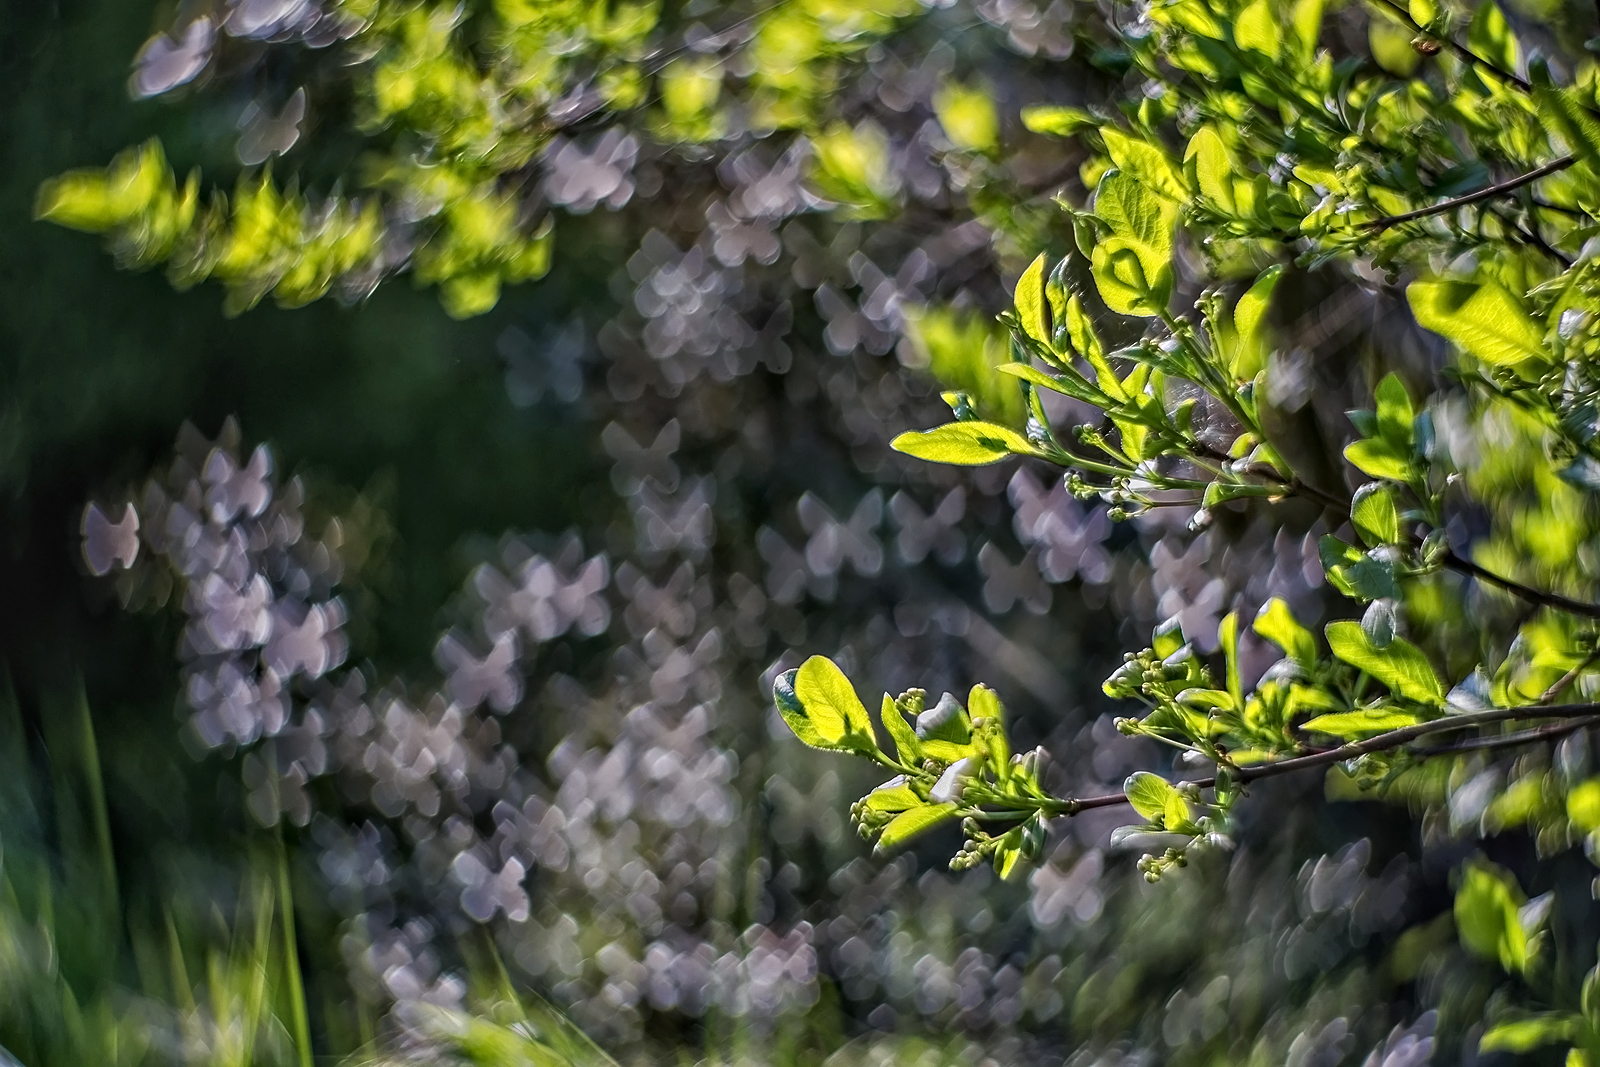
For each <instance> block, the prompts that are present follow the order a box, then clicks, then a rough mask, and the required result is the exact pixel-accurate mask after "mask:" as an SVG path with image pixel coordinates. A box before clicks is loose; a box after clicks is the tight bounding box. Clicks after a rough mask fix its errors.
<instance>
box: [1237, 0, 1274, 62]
mask: <svg viewBox="0 0 1600 1067" xmlns="http://www.w3.org/2000/svg"><path fill="white" fill-rule="evenodd" d="M1282 37H1283V34H1282V31H1281V30H1280V29H1279V27H1278V16H1277V13H1276V5H1275V3H1274V0H1253V2H1252V3H1250V4H1247V5H1246V6H1245V9H1244V10H1243V11H1241V12H1239V17H1238V18H1237V19H1235V20H1234V23H1233V40H1234V43H1236V44H1237V45H1238V46H1239V47H1240V48H1243V49H1247V50H1249V51H1252V52H1259V53H1261V54H1262V55H1263V56H1265V57H1266V58H1267V59H1268V60H1276V59H1277V58H1278V52H1279V48H1280V45H1281V43H1282Z"/></svg>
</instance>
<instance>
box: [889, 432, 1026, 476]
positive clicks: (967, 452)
mask: <svg viewBox="0 0 1600 1067" xmlns="http://www.w3.org/2000/svg"><path fill="white" fill-rule="evenodd" d="M891 444H892V447H893V448H894V449H895V450H896V451H897V452H904V453H905V454H906V455H908V456H915V457H916V458H917V459H925V460H929V461H930V462H933V463H953V464H956V465H959V466H967V467H975V466H982V465H983V464H986V463H997V462H999V461H1000V460H1002V459H1005V458H1006V457H1008V456H1033V455H1037V454H1038V450H1037V449H1035V448H1034V447H1033V446H1032V445H1031V444H1029V443H1028V440H1027V438H1025V437H1023V436H1022V435H1021V434H1019V433H1017V431H1015V430H1012V429H1008V428H1007V427H1004V426H997V425H995V424H994V423H992V422H951V423H946V424H945V425H943V426H936V427H934V428H933V429H931V430H925V431H923V432H921V433H917V432H914V431H913V432H910V433H903V434H901V435H900V436H899V437H896V438H895V439H894V441H893V442H891Z"/></svg>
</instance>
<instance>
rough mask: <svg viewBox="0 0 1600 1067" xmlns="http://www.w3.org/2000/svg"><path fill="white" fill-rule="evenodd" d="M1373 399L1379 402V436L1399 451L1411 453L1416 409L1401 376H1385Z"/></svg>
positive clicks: (1374, 392)
mask: <svg viewBox="0 0 1600 1067" xmlns="http://www.w3.org/2000/svg"><path fill="white" fill-rule="evenodd" d="M1373 399H1374V400H1376V401H1377V411H1376V413H1375V417H1376V419H1377V423H1378V436H1379V437H1381V438H1383V439H1384V440H1385V441H1387V442H1388V443H1389V444H1390V445H1391V446H1393V447H1394V448H1395V449H1396V450H1397V451H1400V452H1410V450H1411V446H1412V432H1413V431H1412V424H1413V423H1414V422H1415V421H1416V409H1414V408H1413V407H1412V406H1411V395H1410V394H1409V393H1407V392H1406V386H1405V383H1404V382H1402V381H1401V380H1400V376H1399V375H1398V374H1395V373H1393V372H1390V373H1389V374H1385V375H1384V376H1383V380H1382V381H1381V382H1379V383H1378V388H1377V389H1375V390H1373Z"/></svg>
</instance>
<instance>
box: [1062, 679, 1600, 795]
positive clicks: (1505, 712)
mask: <svg viewBox="0 0 1600 1067" xmlns="http://www.w3.org/2000/svg"><path fill="white" fill-rule="evenodd" d="M1561 718H1566V719H1575V720H1576V722H1569V723H1560V724H1556V725H1559V726H1563V727H1567V729H1566V730H1565V731H1551V732H1550V733H1547V734H1545V735H1542V736H1546V737H1549V736H1560V735H1561V734H1562V733H1570V732H1572V731H1574V730H1582V729H1585V728H1587V727H1588V726H1591V725H1594V724H1595V723H1597V722H1600V704H1558V705H1553V706H1550V707H1539V706H1533V707H1525V708H1495V709H1494V710H1492V711H1478V712H1472V713H1470V714H1466V715H1449V716H1446V717H1445V718H1442V719H1434V720H1433V721H1431V722H1419V723H1417V724H1416V725H1414V726H1402V727H1400V728H1399V729H1397V730H1389V731H1388V732H1386V733H1381V734H1378V735H1376V736H1374V737H1369V738H1367V739H1366V740H1365V741H1351V742H1350V743H1349V744H1345V745H1340V746H1339V747H1338V748H1330V749H1325V750H1324V751H1321V752H1312V753H1309V754H1308V755H1304V756H1293V757H1291V758H1289V759H1282V760H1274V761H1272V762H1270V763H1255V764H1249V765H1247V766H1244V767H1240V768H1239V769H1238V770H1237V771H1236V772H1234V773H1233V775H1232V777H1233V780H1234V781H1236V782H1241V783H1243V782H1257V781H1260V780H1262V779H1264V778H1276V777H1278V776H1279V775H1283V774H1293V773H1294V772H1295V771H1303V770H1309V769H1311V768H1315V767H1328V766H1331V765H1333V764H1335V763H1343V762H1344V761H1345V760H1351V759H1355V758H1357V757H1358V756H1366V755H1370V754H1371V753H1374V752H1387V751H1389V750H1390V749H1395V748H1399V747H1401V746H1402V745H1407V744H1410V743H1411V742H1412V741H1415V740H1416V739H1417V738H1419V737H1426V736H1427V735H1429V734H1437V733H1446V732H1452V731H1455V730H1470V729H1473V728H1475V727H1479V726H1492V725H1493V724H1495V723H1501V722H1517V721H1520V720H1524V719H1561ZM1527 732H1529V733H1531V731H1527ZM1513 736H1515V735H1513ZM1481 740H1494V741H1501V740H1503V739H1501V738H1483V739H1481ZM1519 743H1520V742H1519ZM1441 751H1445V750H1441ZM1418 754H1421V753H1418ZM1178 784H1181V785H1196V786H1199V787H1200V788H1201V789H1209V788H1211V787H1213V786H1215V785H1216V784H1217V780H1216V779H1215V778H1201V779H1198V780H1196V781H1192V782H1182V783H1178ZM1127 802H1128V795H1127V794H1126V793H1108V794H1106V795H1105V796H1098V797H1082V798H1075V799H1069V800H1065V801H1062V809H1061V814H1063V815H1076V814H1077V813H1078V812H1080V811H1088V810H1090V809H1091V808H1110V807H1115V806H1117V805H1118V804H1126V803H1127Z"/></svg>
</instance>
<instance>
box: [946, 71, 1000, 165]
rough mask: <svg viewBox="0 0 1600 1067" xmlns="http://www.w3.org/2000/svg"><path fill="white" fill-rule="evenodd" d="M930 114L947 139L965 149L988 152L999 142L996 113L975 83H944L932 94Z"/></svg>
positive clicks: (998, 123) (998, 121)
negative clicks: (937, 119) (937, 120)
mask: <svg viewBox="0 0 1600 1067" xmlns="http://www.w3.org/2000/svg"><path fill="white" fill-rule="evenodd" d="M933 110H934V114H935V115H937V116H938V117H939V125H940V126H941V127H943V129H944V135H945V136H946V137H948V138H949V139H950V143H951V144H953V145H954V146H955V147H957V148H959V149H961V150H962V151H966V152H992V151H993V150H994V149H995V148H996V147H998V145H999V143H1000V116H999V114H998V113H997V112H996V111H995V108H994V101H993V100H992V99H990V97H989V94H988V93H986V92H984V91H983V90H982V89H980V88H978V87H977V86H965V85H961V84H959V83H956V82H949V83H946V84H945V85H944V86H943V87H942V88H941V89H939V90H938V91H937V92H935V93H934V94H933Z"/></svg>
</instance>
